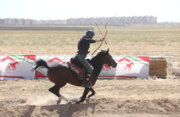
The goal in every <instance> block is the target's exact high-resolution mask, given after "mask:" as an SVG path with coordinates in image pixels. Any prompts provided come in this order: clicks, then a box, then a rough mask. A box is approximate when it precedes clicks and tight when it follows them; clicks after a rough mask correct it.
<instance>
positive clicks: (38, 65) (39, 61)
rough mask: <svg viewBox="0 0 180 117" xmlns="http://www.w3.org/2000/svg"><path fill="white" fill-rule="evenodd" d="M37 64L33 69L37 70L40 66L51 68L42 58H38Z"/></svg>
mask: <svg viewBox="0 0 180 117" xmlns="http://www.w3.org/2000/svg"><path fill="white" fill-rule="evenodd" d="M35 63H36V66H35V67H34V68H33V70H36V69H37V68H38V67H45V68H47V69H48V68H49V66H48V65H47V62H46V61H44V60H42V59H40V60H37V61H36V62H35Z"/></svg>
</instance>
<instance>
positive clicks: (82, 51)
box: [76, 30, 105, 88]
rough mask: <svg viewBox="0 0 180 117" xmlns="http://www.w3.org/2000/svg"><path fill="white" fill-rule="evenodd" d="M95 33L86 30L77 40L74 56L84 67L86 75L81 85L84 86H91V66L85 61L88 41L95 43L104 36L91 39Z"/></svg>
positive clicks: (88, 45)
mask: <svg viewBox="0 0 180 117" xmlns="http://www.w3.org/2000/svg"><path fill="white" fill-rule="evenodd" d="M94 35H95V33H94V31H92V30H88V31H87V32H86V35H84V36H83V37H82V38H81V39H80V40H79V42H78V51H77V55H76V57H77V58H78V60H79V61H80V63H81V64H82V65H83V66H84V67H85V69H86V75H85V78H84V83H83V86H84V87H85V88H88V87H92V84H91V82H90V81H89V79H90V77H91V74H92V72H93V69H94V68H93V67H92V66H91V65H90V64H89V63H88V62H87V60H86V59H85V58H86V56H87V54H88V53H89V51H88V50H89V48H90V43H96V42H101V41H103V40H104V39H105V38H102V39H99V40H97V39H93V36H94Z"/></svg>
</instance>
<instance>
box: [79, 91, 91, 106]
mask: <svg viewBox="0 0 180 117" xmlns="http://www.w3.org/2000/svg"><path fill="white" fill-rule="evenodd" d="M89 90H90V89H89V88H85V89H84V92H83V95H82V97H81V100H80V101H78V102H76V104H79V103H81V102H83V101H84V100H85V99H86V96H87V94H88V93H89Z"/></svg>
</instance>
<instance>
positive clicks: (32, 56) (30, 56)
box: [23, 55, 36, 61]
mask: <svg viewBox="0 0 180 117" xmlns="http://www.w3.org/2000/svg"><path fill="white" fill-rule="evenodd" d="M23 56H24V57H26V58H28V59H30V60H33V61H35V59H36V56H35V55H23Z"/></svg>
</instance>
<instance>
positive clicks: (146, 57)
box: [138, 56, 149, 63]
mask: <svg viewBox="0 0 180 117" xmlns="http://www.w3.org/2000/svg"><path fill="white" fill-rule="evenodd" d="M138 58H140V59H142V60H144V61H146V62H148V63H149V57H148V56H138Z"/></svg>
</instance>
